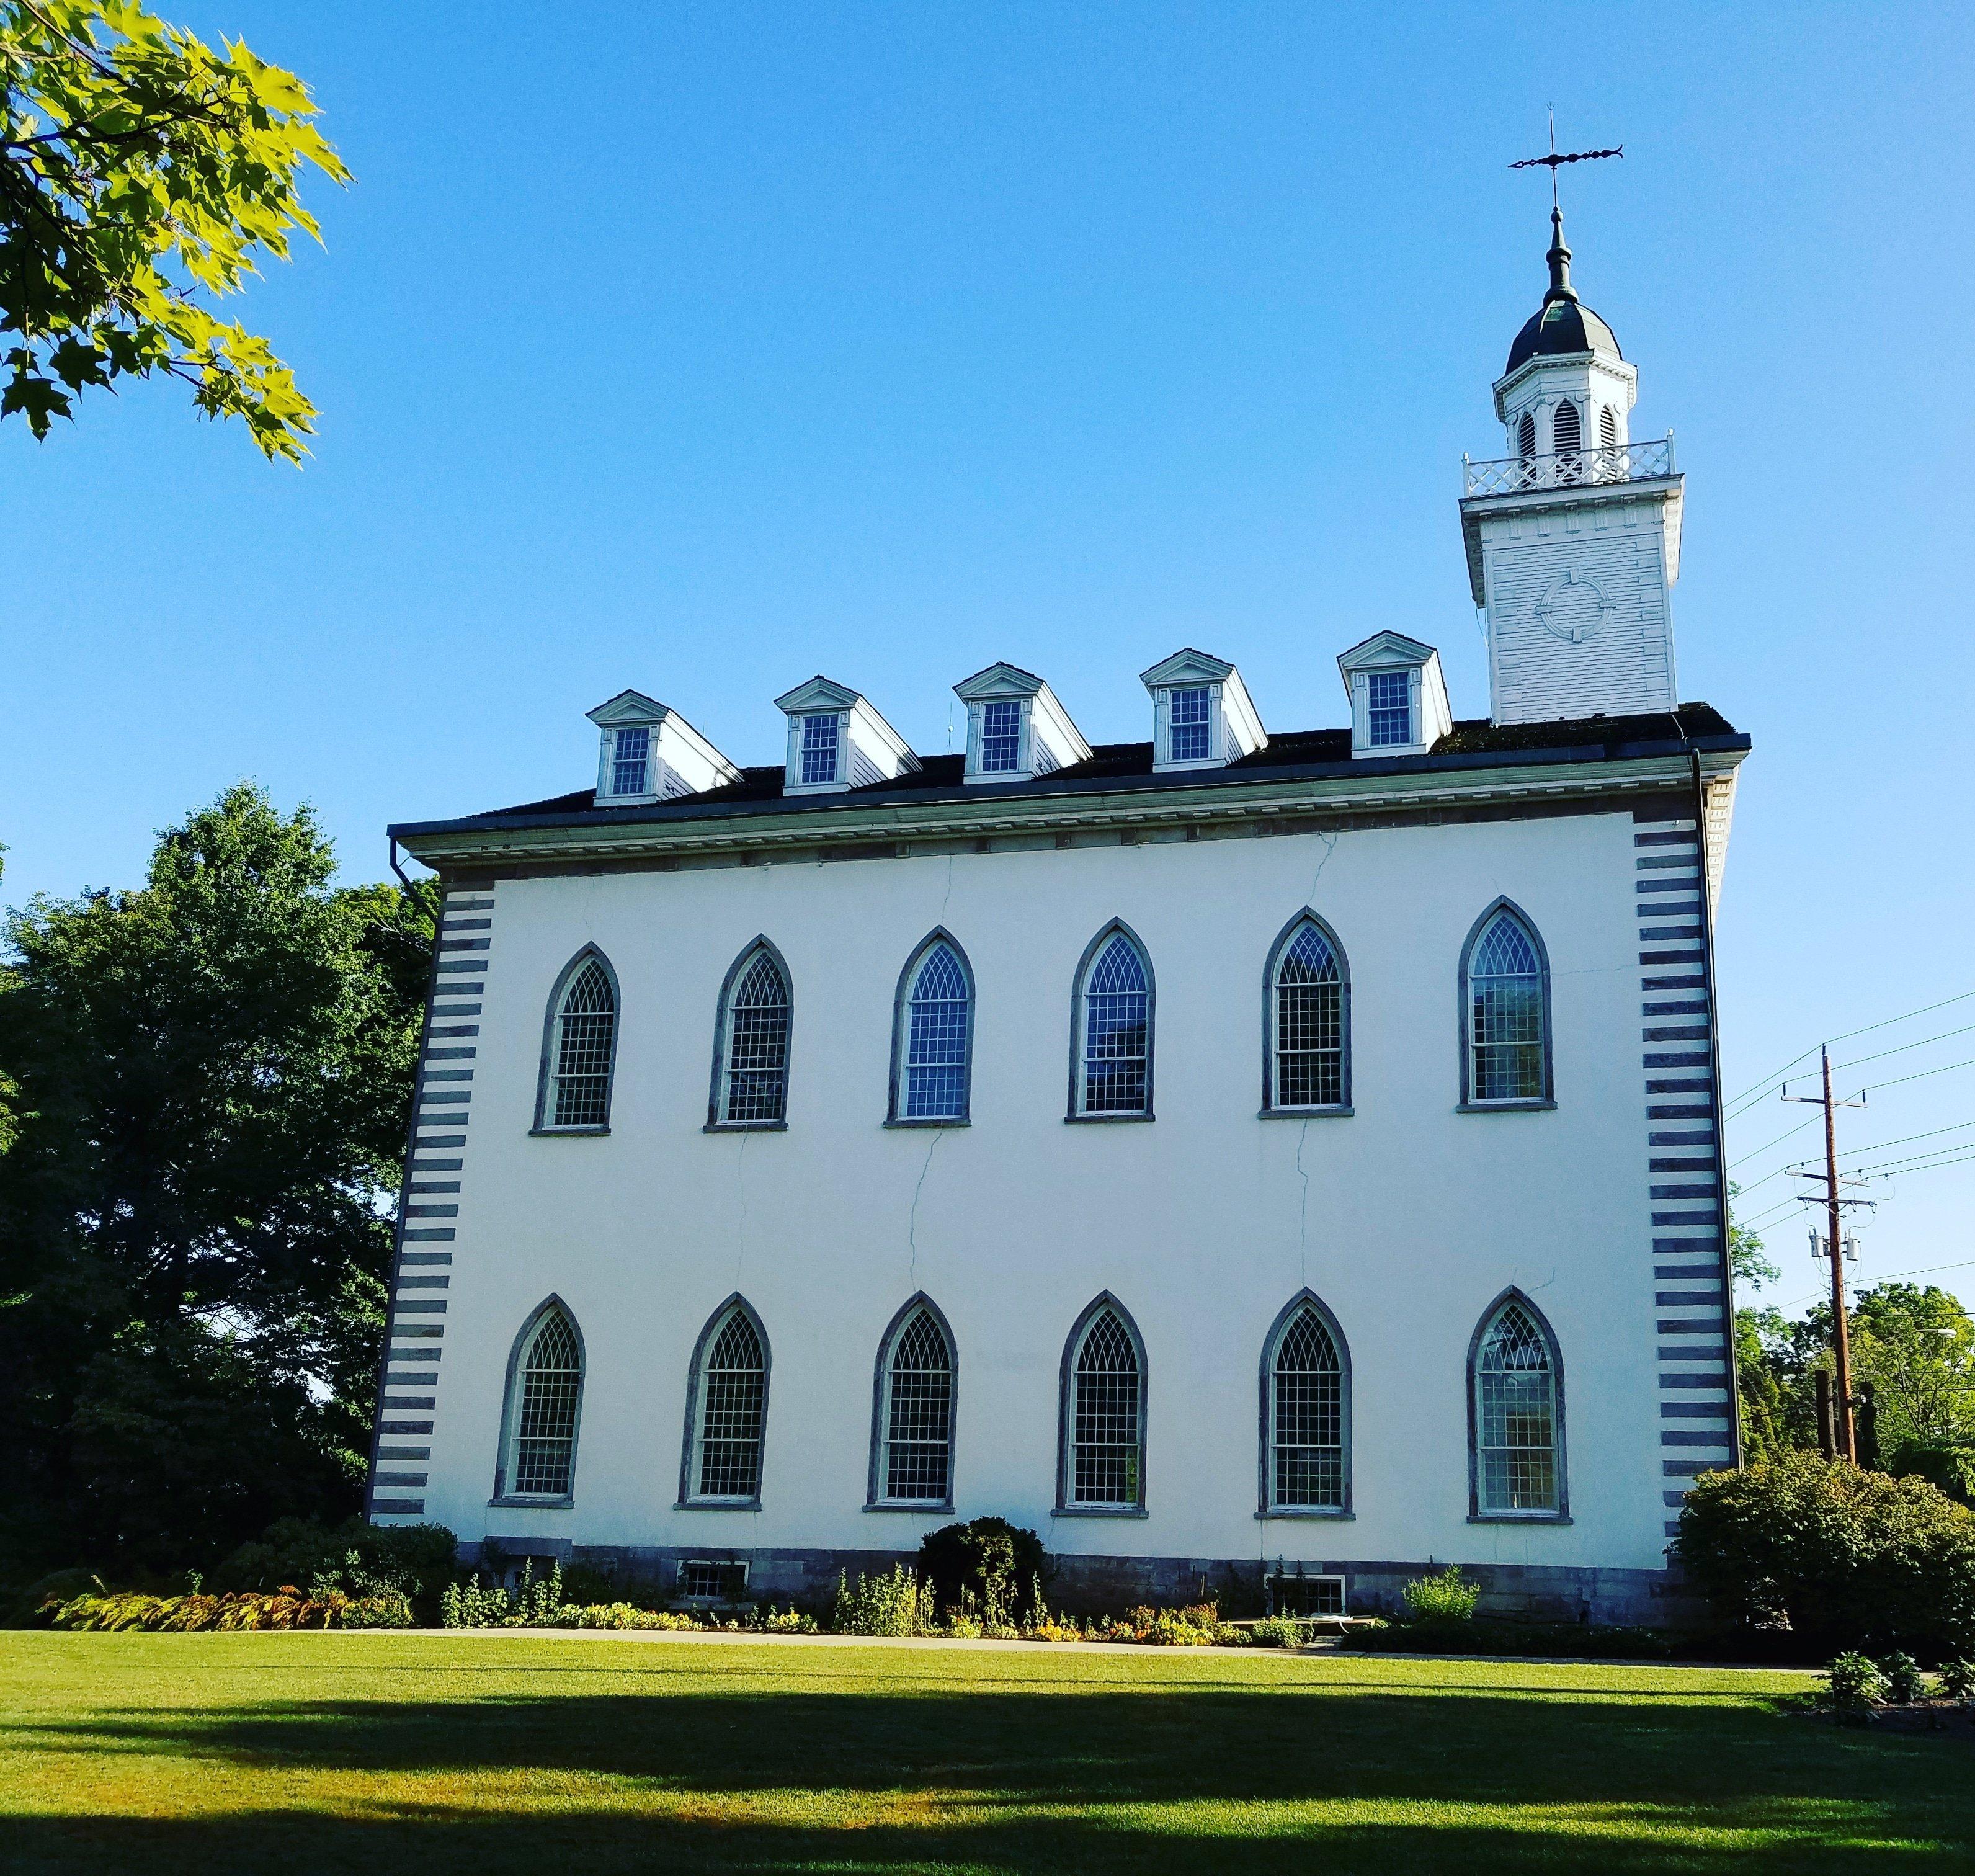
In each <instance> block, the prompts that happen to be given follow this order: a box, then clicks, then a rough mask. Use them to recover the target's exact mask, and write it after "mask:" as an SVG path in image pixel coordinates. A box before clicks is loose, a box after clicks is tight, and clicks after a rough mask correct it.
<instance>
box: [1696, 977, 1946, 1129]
mask: <svg viewBox="0 0 1975 1876" xmlns="http://www.w3.org/2000/svg"><path fill="white" fill-rule="evenodd" d="M1970 997H1975V990H1965V991H1962V992H1961V993H1960V994H1959V995H1958V996H1954V997H1943V998H1942V999H1941V1000H1940V1002H1939V1003H1931V1004H1923V1005H1922V1006H1921V1007H1920V1008H1919V1009H1917V1010H1908V1012H1907V1013H1906V1014H1905V1015H1904V1016H1889V1017H1887V1018H1886V1019H1885V1021H1883V1022H1880V1023H1867V1024H1866V1025H1865V1027H1864V1028H1862V1029H1848V1030H1844V1031H1843V1032H1842V1033H1840V1034H1839V1035H1836V1036H1827V1037H1825V1040H1824V1041H1823V1042H1822V1043H1812V1044H1811V1046H1809V1048H1808V1049H1806V1050H1804V1052H1803V1053H1802V1055H1796V1056H1791V1057H1790V1059H1789V1060H1788V1061H1787V1062H1786V1063H1784V1064H1783V1066H1782V1067H1781V1068H1779V1069H1777V1070H1776V1073H1774V1074H1773V1075H1766V1076H1764V1077H1763V1079H1762V1080H1760V1081H1759V1082H1757V1083H1755V1085H1754V1086H1753V1087H1750V1088H1749V1089H1745V1090H1744V1091H1743V1092H1742V1093H1740V1094H1738V1095H1736V1096H1733V1097H1732V1098H1731V1099H1730V1101H1729V1102H1728V1105H1729V1106H1730V1107H1740V1106H1741V1105H1742V1103H1743V1102H1744V1101H1746V1100H1747V1099H1750V1097H1751V1096H1755V1095H1759V1094H1763V1093H1764V1092H1767V1090H1768V1089H1769V1088H1770V1086H1771V1084H1772V1083H1775V1082H1777V1081H1779V1080H1780V1079H1782V1078H1783V1076H1786V1075H1787V1074H1788V1073H1789V1071H1790V1070H1791V1069H1793V1068H1795V1067H1796V1065H1797V1064H1798V1063H1799V1062H1803V1061H1807V1060H1809V1058H1810V1057H1811V1056H1813V1055H1815V1054H1816V1053H1817V1051H1818V1050H1819V1049H1820V1048H1822V1047H1825V1046H1828V1045H1829V1044H1830V1043H1834V1042H1849V1041H1850V1040H1852V1037H1854V1036H1869V1035H1870V1034H1871V1033H1872V1032H1873V1030H1881V1029H1891V1027H1893V1025H1894V1023H1911V1021H1912V1020H1914V1017H1917V1016H1927V1015H1931V1014H1932V1013H1933V1012H1934V1010H1945V1009H1947V1007H1949V1006H1950V1004H1957V1003H1966V1002H1967V1000H1968V999H1969V998H1970Z"/></svg>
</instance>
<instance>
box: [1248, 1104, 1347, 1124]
mask: <svg viewBox="0 0 1975 1876" xmlns="http://www.w3.org/2000/svg"><path fill="white" fill-rule="evenodd" d="M1357 1111H1358V1110H1357V1109H1356V1108H1354V1107H1351V1106H1348V1105H1347V1106H1343V1107H1265V1108H1264V1109H1261V1110H1260V1112H1258V1113H1257V1115H1256V1116H1255V1118H1256V1119H1257V1120H1349V1119H1350V1118H1351V1117H1352V1115H1354V1114H1355V1113H1356V1112H1357Z"/></svg>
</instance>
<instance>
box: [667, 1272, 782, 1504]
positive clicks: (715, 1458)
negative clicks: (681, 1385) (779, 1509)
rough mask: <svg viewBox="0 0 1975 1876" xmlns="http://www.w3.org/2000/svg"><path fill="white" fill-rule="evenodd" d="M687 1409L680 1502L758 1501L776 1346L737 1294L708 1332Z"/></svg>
mask: <svg viewBox="0 0 1975 1876" xmlns="http://www.w3.org/2000/svg"><path fill="white" fill-rule="evenodd" d="M767 1417H768V1343H767V1336H765V1335H764V1333H763V1332H762V1329H761V1323H760V1322H759V1320H758V1319H757V1317H756V1316H755V1314H754V1311H753V1310H752V1309H750V1308H748V1305H747V1304H746V1303H745V1302H744V1301H743V1300H742V1299H741V1298H740V1297H738V1296H734V1297H730V1298H729V1299H728V1301H726V1302H725V1303H722V1304H721V1306H720V1307H719V1308H718V1309H716V1310H715V1312H714V1313H713V1317H712V1319H711V1321H710V1322H708V1324H707V1326H705V1329H702V1330H701V1331H700V1336H699V1345H698V1347H697V1348H696V1349H695V1350H694V1351H693V1362H692V1398H691V1399H690V1400H689V1401H688V1402H687V1406H686V1456H685V1466H684V1467H683V1468H682V1470H683V1472H684V1474H685V1477H683V1478H682V1480H680V1489H679V1497H680V1499H681V1500H682V1501H684V1502H686V1503H701V1504H758V1503H760V1502H761V1442H762V1436H763V1434H764V1431H765V1429H766V1427H767Z"/></svg>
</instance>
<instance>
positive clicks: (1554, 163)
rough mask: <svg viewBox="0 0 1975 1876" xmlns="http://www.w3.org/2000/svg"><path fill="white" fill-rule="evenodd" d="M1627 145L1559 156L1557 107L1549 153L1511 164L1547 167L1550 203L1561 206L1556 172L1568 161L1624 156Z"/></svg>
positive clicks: (1551, 115) (1552, 116)
mask: <svg viewBox="0 0 1975 1876" xmlns="http://www.w3.org/2000/svg"><path fill="white" fill-rule="evenodd" d="M1624 155H1625V145H1624V144H1622V143H1621V144H1620V145H1619V146H1618V148H1617V149H1580V150H1576V151H1573V152H1572V153H1571V154H1569V155H1568V156H1559V154H1558V153H1557V147H1556V106H1555V105H1554V104H1553V105H1552V106H1551V107H1550V112H1549V155H1548V156H1526V157H1524V158H1523V160H1522V161H1521V162H1520V163H1510V165H1509V167H1510V169H1547V170H1548V171H1549V205H1550V206H1551V208H1553V209H1556V208H1557V207H1558V206H1559V203H1558V201H1557V193H1556V172H1557V171H1558V170H1559V169H1561V168H1563V166H1564V165H1565V164H1566V163H1595V162H1596V161H1597V160H1598V159H1599V157H1601V156H1624Z"/></svg>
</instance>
